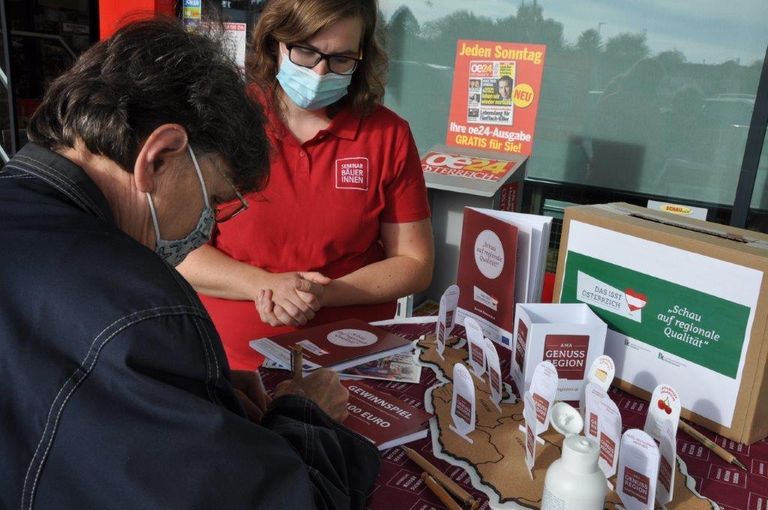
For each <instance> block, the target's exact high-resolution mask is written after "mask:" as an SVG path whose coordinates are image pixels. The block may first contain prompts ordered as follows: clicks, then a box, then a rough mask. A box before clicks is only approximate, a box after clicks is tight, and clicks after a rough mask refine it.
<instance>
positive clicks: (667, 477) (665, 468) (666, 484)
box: [656, 422, 677, 505]
mask: <svg viewBox="0 0 768 510" xmlns="http://www.w3.org/2000/svg"><path fill="white" fill-rule="evenodd" d="M676 431H677V429H673V428H672V424H671V422H666V423H665V424H664V433H663V434H662V437H661V440H660V441H659V454H660V455H661V460H660V461H659V480H658V484H657V485H656V501H657V502H658V503H659V504H660V505H666V504H667V503H669V502H670V501H672V497H673V495H674V494H673V493H674V488H675V471H676V469H675V458H676V455H677V452H676V451H675V445H676V444H677V434H676Z"/></svg>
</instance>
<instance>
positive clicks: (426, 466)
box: [400, 446, 480, 509]
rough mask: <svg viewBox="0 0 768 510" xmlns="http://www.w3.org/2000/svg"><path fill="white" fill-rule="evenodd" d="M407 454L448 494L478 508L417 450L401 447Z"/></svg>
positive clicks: (471, 499) (470, 498) (472, 500)
mask: <svg viewBox="0 0 768 510" xmlns="http://www.w3.org/2000/svg"><path fill="white" fill-rule="evenodd" d="M400 448H402V449H403V451H404V452H405V454H406V455H407V456H408V458H409V459H411V460H412V461H413V462H415V463H416V464H418V465H419V467H420V468H421V469H423V470H424V471H426V472H427V473H428V474H429V475H430V476H432V478H434V479H435V480H436V481H437V482H438V483H439V484H440V485H442V486H443V487H445V488H446V489H447V490H448V492H450V493H451V494H453V495H454V496H456V497H457V498H458V499H459V501H461V502H462V503H464V504H465V505H469V506H470V507H471V508H473V509H474V508H477V507H478V506H480V505H479V503H478V502H477V500H475V499H474V498H473V497H472V496H471V495H470V494H469V493H468V492H467V491H465V490H464V489H462V488H461V487H459V486H458V484H457V483H456V482H454V481H453V480H451V479H450V478H448V477H447V476H446V475H445V473H443V472H441V471H440V470H439V469H437V467H435V466H434V465H433V464H432V463H431V462H429V461H428V460H427V459H425V458H424V457H422V456H421V455H419V454H418V453H416V451H415V450H412V449H410V448H408V447H407V446H401V447H400Z"/></svg>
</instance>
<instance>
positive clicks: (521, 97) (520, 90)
mask: <svg viewBox="0 0 768 510" xmlns="http://www.w3.org/2000/svg"><path fill="white" fill-rule="evenodd" d="M533 98H534V94H533V87H531V86H530V85H528V84H527V83H521V84H519V85H517V86H516V87H515V92H514V95H513V97H512V101H513V102H514V103H515V106H517V107H518V108H527V107H529V106H531V103H533Z"/></svg>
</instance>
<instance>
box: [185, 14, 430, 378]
mask: <svg viewBox="0 0 768 510" xmlns="http://www.w3.org/2000/svg"><path fill="white" fill-rule="evenodd" d="M376 17H377V5H376V0H357V1H354V2H350V1H348V0H271V1H270V2H268V4H267V5H266V7H265V8H264V10H263V11H262V13H261V16H260V18H259V22H258V24H257V26H256V28H255V30H254V35H253V39H252V52H251V54H250V55H249V57H248V58H249V60H248V71H249V76H250V78H251V80H252V84H251V85H250V90H251V93H252V94H254V96H255V97H257V98H258V99H259V100H260V101H261V103H262V105H263V107H264V111H265V115H266V118H267V133H268V135H269V137H270V142H271V143H272V146H273V151H272V153H271V155H270V163H271V175H270V181H269V185H268V186H267V188H266V189H265V190H264V191H263V192H261V193H259V194H254V195H251V196H248V197H247V201H248V208H247V209H246V210H243V211H242V214H239V215H238V216H237V217H236V218H234V219H232V220H231V221H228V222H226V223H222V224H221V225H219V231H218V234H217V235H215V237H214V238H213V239H212V241H211V243H210V245H207V246H204V247H202V248H200V249H198V250H196V251H195V252H193V253H192V254H190V255H189V256H188V257H187V259H186V260H185V261H184V262H183V263H182V264H181V265H180V266H179V270H180V271H181V272H182V274H183V275H184V276H185V277H186V278H187V279H188V280H189V281H190V282H191V283H192V284H193V285H194V287H195V288H196V289H197V290H198V292H200V294H201V296H200V297H201V299H202V301H203V303H204V304H205V306H206V308H207V309H208V312H209V313H210V315H211V317H212V318H213V321H214V323H215V324H216V327H217V329H218V331H219V334H220V335H221V337H222V341H223V343H224V347H225V349H226V351H227V356H228V358H229V361H230V365H231V367H232V368H233V369H253V368H257V367H258V366H259V365H260V362H261V356H260V355H258V354H257V353H256V352H255V351H252V350H251V349H250V348H249V347H248V341H249V340H252V339H254V338H260V337H263V336H271V335H275V334H279V333H282V332H285V331H289V330H292V329H295V328H297V327H300V326H305V325H306V326H310V325H316V324H320V323H324V322H331V321H335V320H340V319H343V318H348V317H358V318H361V319H364V320H367V321H371V320H377V319H386V318H391V317H392V316H393V315H394V312H395V301H396V299H397V298H398V297H400V296H404V295H408V294H411V293H413V292H418V291H420V290H423V289H424V288H426V287H427V285H429V282H430V280H431V277H432V265H433V258H434V247H433V242H432V229H431V224H430V220H429V206H428V203H427V195H426V189H425V185H424V178H423V175H422V171H421V164H420V161H419V155H418V152H417V149H416V146H415V144H414V141H413V137H412V135H411V132H410V129H409V127H408V124H407V123H406V122H405V121H404V120H403V119H401V118H400V117H398V116H397V115H396V114H395V113H393V112H392V111H390V110H388V109H387V108H385V107H384V106H382V105H381V98H382V96H383V95H384V73H385V70H386V56H385V55H384V53H383V51H382V48H381V46H380V45H379V43H378V41H377V40H376V37H375V32H376Z"/></svg>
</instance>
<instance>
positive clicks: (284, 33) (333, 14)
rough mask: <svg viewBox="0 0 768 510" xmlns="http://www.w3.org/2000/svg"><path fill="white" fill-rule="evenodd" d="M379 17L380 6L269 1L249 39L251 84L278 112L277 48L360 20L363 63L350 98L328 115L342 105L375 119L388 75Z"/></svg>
mask: <svg viewBox="0 0 768 510" xmlns="http://www.w3.org/2000/svg"><path fill="white" fill-rule="evenodd" d="M377 11H378V6H377V5H376V0H270V1H269V2H268V3H267V5H266V7H265V8H264V10H263V11H262V12H261V15H260V17H259V21H258V23H257V24H256V28H255V29H254V31H253V36H252V37H251V48H250V52H249V55H248V58H247V61H246V69H247V70H248V77H249V79H250V80H251V81H252V82H253V83H255V84H256V85H258V86H259V87H260V88H261V89H262V91H264V92H265V93H266V95H267V97H272V98H273V100H274V101H275V106H276V105H277V101H279V99H280V97H279V93H278V92H279V91H280V89H279V87H278V83H277V79H276V75H277V71H278V65H277V51H278V49H277V47H278V43H279V42H282V43H285V44H292V43H300V42H304V41H306V40H307V39H310V38H311V37H312V36H313V35H315V34H316V33H318V32H319V31H321V30H323V29H324V28H326V27H328V26H330V25H332V24H333V23H336V22H337V21H340V20H342V19H347V18H360V19H361V20H362V22H363V35H362V41H361V48H360V49H361V51H362V55H363V61H362V62H361V63H360V65H359V66H358V68H357V69H356V70H355V74H354V75H353V76H352V84H351V85H350V86H349V92H348V94H347V95H346V96H344V98H342V99H341V100H340V101H339V102H337V103H335V104H333V105H331V107H329V114H331V115H333V114H334V113H335V111H338V109H339V108H340V107H341V106H344V105H350V106H351V107H352V108H353V109H355V110H356V111H357V112H358V113H360V114H361V115H367V114H369V113H371V112H372V111H373V109H374V108H375V107H376V105H378V104H379V103H380V102H381V98H382V97H383V96H384V83H385V80H386V78H385V77H386V72H387V56H386V54H385V53H384V50H383V48H382V45H381V43H380V42H379V41H378V33H377V28H376V18H377Z"/></svg>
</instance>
